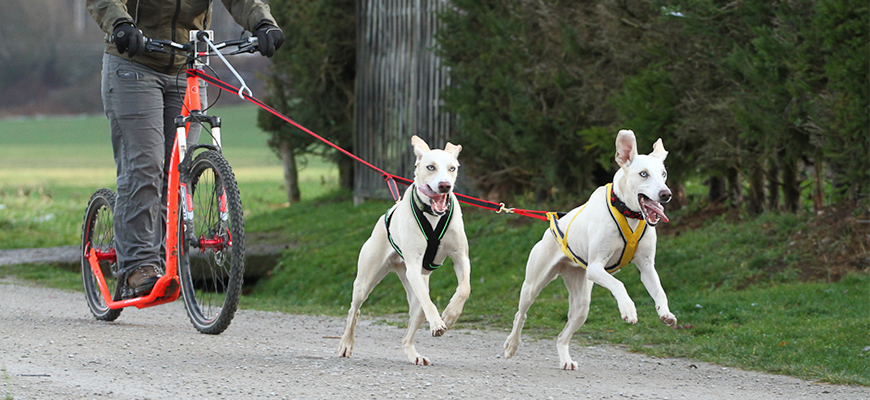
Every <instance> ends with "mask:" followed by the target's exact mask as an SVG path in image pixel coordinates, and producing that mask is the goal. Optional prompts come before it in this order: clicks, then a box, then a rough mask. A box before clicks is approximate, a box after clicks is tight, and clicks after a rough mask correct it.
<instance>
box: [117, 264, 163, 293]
mask: <svg viewBox="0 0 870 400" xmlns="http://www.w3.org/2000/svg"><path fill="white" fill-rule="evenodd" d="M158 279H160V271H159V270H158V269H157V267H155V266H153V265H143V266H141V267H139V268H138V269H137V270H135V271H133V272H131V273H130V274H129V275H128V276H127V285H126V286H127V287H126V288H125V289H124V296H123V297H124V298H125V299H131V298H134V297H141V296H145V295H147V294H148V293H150V292H151V289H153V288H154V284H155V283H157V280H158Z"/></svg>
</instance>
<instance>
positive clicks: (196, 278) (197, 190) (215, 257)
mask: <svg viewBox="0 0 870 400" xmlns="http://www.w3.org/2000/svg"><path fill="white" fill-rule="evenodd" d="M186 184H187V188H188V189H187V190H188V191H189V192H190V198H191V199H192V204H193V221H192V222H193V223H192V224H190V221H187V220H185V221H184V223H183V229H179V255H178V273H179V275H180V278H181V292H182V296H183V297H184V304H185V308H186V309H187V315H188V317H189V318H190V321H191V323H193V325H194V327H195V328H196V329H197V330H198V331H200V332H202V333H206V334H214V335H216V334H220V333H221V332H223V331H224V330H225V329H226V328H227V327H228V326H229V325H230V322H231V321H232V319H233V316H234V314H235V312H236V309H237V307H238V304H239V297H240V296H241V292H242V281H243V279H244V270H245V223H244V219H243V217H242V201H241V198H240V196H239V188H238V185H237V183H236V179H235V176H234V175H233V171H232V169H231V168H230V166H229V164H228V163H227V161H226V160H225V159H224V158H223V156H222V155H221V154H220V153H219V152H217V151H214V150H208V151H205V152H202V153H200V154H199V155H197V156H196V158H195V159H194V160H193V162H192V163H191V167H190V173H189V177H188V179H187V182H186ZM222 194H225V199H226V200H225V202H224V201H222V200H221V195H222ZM221 203H225V204H226V206H225V213H224V214H223V218H222V212H221ZM183 211H184V210H180V212H181V213H183ZM191 227H192V228H193V232H187V231H189V230H190V228H191Z"/></svg>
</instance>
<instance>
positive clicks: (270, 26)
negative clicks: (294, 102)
mask: <svg viewBox="0 0 870 400" xmlns="http://www.w3.org/2000/svg"><path fill="white" fill-rule="evenodd" d="M222 2H223V4H224V7H226V9H227V10H228V11H229V12H230V14H231V15H232V16H233V19H234V20H235V21H236V22H237V23H238V24H239V25H241V26H242V27H243V28H245V29H246V30H248V31H250V32H253V33H254V34H255V35H256V36H257V39H258V44H259V51H260V53H261V54H262V55H264V56H267V57H271V56H272V55H274V54H275V51H276V50H278V49H279V48H280V47H281V45H282V44H283V43H284V39H285V38H284V33H283V31H281V29H280V28H279V27H278V25H277V23H276V22H275V19H274V18H273V17H272V15H271V13H270V9H269V6H268V4H266V3H264V2H263V1H262V0H222ZM87 8H88V12H89V13H90V14H91V16H92V17H93V18H94V20H96V21H97V23H98V24H99V25H100V28H101V29H102V30H103V31H104V32H106V34H107V35H106V37H107V40H106V50H105V53H104V55H103V65H102V80H101V94H102V99H103V109H104V111H105V113H106V117H107V118H108V120H109V124H110V131H111V138H112V148H113V151H114V158H115V166H116V174H117V192H118V196H117V200H116V202H115V207H114V226H113V228H114V232H115V239H114V244H115V252H116V254H117V263H118V268H119V269H118V271H119V273H118V276H117V279H118V284H117V288H116V292H115V294H114V296H115V300H119V299H128V298H133V297H138V296H144V295H147V294H148V293H150V291H151V289H152V288H153V287H154V284H155V283H156V282H157V280H158V278H159V277H160V276H161V275H162V273H163V272H162V271H163V268H164V265H162V264H163V260H162V257H161V254H160V253H161V246H163V235H164V230H165V225H166V216H165V209H166V202H165V200H164V199H162V198H161V195H162V193H165V188H166V177H167V174H168V171H169V169H168V165H167V164H168V163H169V157H170V154H171V152H172V145H173V142H174V140H175V117H176V116H178V115H179V114H180V113H181V106H182V102H183V97H184V92H185V89H186V79H184V77H183V76H182V77H181V78H177V77H176V74H177V73H179V72H180V71H182V70H183V67H184V65H185V63H186V61H187V60H185V59H184V57H183V56H179V55H176V54H166V53H160V52H146V51H145V41H144V37H149V38H153V39H167V40H172V41H175V42H186V41H187V40H188V38H189V32H190V31H191V30H203V29H208V26H209V22H210V21H209V14H210V11H211V8H212V0H88V1H87ZM110 35H111V36H110ZM109 38H111V40H109ZM203 85H205V84H204V83H203ZM200 92H201V93H202V100H203V105H205V104H206V101H207V99H206V97H207V96H206V91H205V90H201V91H200ZM199 134H200V127H199V126H198V124H190V132H188V136H187V140H188V144H189V145H191V144H194V143H197V142H198V140H199Z"/></svg>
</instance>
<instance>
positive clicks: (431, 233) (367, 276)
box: [339, 136, 471, 365]
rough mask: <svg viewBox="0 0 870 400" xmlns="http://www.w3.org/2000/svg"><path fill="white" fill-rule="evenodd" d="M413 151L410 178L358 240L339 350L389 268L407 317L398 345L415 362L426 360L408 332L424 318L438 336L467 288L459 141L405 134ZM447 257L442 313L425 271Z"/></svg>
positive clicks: (343, 351) (350, 341) (342, 352)
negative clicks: (433, 141)
mask: <svg viewBox="0 0 870 400" xmlns="http://www.w3.org/2000/svg"><path fill="white" fill-rule="evenodd" d="M411 145H412V146H413V147H414V154H415V155H416V157H417V160H416V167H415V169H414V183H413V184H412V185H411V186H409V187H408V189H407V190H406V191H405V194H404V196H402V199H401V200H399V201H398V202H396V204H395V205H394V206H393V207H391V208H390V209H389V210H388V211H387V212H386V214H384V216H382V217H381V218H380V219H379V220H378V223H376V224H375V227H374V230H373V231H372V235H371V236H370V237H369V239H368V240H366V242H365V244H363V246H362V249H361V250H360V254H359V260H358V262H357V274H356V279H355V280H354V282H353V299H352V300H351V305H350V309H349V310H348V313H347V326H346V327H345V331H344V335H342V337H341V344H340V345H339V356H341V357H350V356H351V354H352V353H353V346H354V334H355V330H356V324H357V321H358V319H359V313H360V307H361V306H362V303H363V302H365V300H366V299H367V298H368V296H369V294H370V293H371V291H372V289H374V287H375V286H376V285H377V284H378V283H379V282H380V281H381V280H382V279H384V277H385V276H386V275H387V274H389V273H390V272H395V273H396V274H397V275H398V276H399V280H401V282H402V285H403V286H404V287H405V292H406V295H407V297H408V307H409V311H408V313H409V315H410V321H409V322H408V330H407V332H406V333H405V336H404V338H403V339H402V349H403V350H404V352H405V355H406V356H407V357H408V360H409V361H411V363H413V364H416V365H431V364H432V363H431V361H429V359H428V358H427V357H424V356H422V355H420V354H419V353H418V352H417V350H416V348H415V347H414V334H415V333H416V331H417V329H418V328H420V326H422V325H423V322H424V320H425V321H428V322H429V330H430V332H431V333H432V336H441V335H443V334H444V332H445V331H447V329H448V328H450V327H451V326H453V324H454V323H455V322H456V320H457V319H458V318H459V315H460V314H461V313H462V308H463V307H464V306H465V302H466V300H468V296H469V295H470V294H471V283H470V279H471V262H470V261H469V258H468V239H467V238H466V236H465V226H464V224H463V222H462V211H461V210H460V208H459V201H458V200H457V199H456V196H455V195H454V194H453V188H454V183H455V182H456V176H457V174H458V172H459V161H457V157H458V156H459V152H460V151H462V146H457V145H453V144H452V143H447V145H446V146H445V147H444V149H443V150H441V149H430V148H429V145H427V144H426V142H424V141H423V140H422V139H420V138H419V137H417V136H413V137H412V138H411ZM447 257H450V258H451V259H452V260H453V269H454V272H455V274H456V277H457V279H458V284H457V286H456V293H454V295H453V297H452V298H451V299H450V302H449V303H448V304H447V307H445V308H444V313H443V314H441V315H439V313H438V308H437V307H436V306H435V304H434V303H433V302H432V300H431V298H430V297H429V275H430V274H431V273H432V272H433V271H435V270H436V269H437V268H438V267H439V266H440V265H441V264H442V263H443V262H444V260H445V259H446V258H447Z"/></svg>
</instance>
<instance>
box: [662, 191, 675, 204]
mask: <svg viewBox="0 0 870 400" xmlns="http://www.w3.org/2000/svg"><path fill="white" fill-rule="evenodd" d="M671 197H673V196H672V195H671V191H670V190H667V189H666V190H662V191H661V192H659V199H660V202H662V203H667V202H669V201H671Z"/></svg>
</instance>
